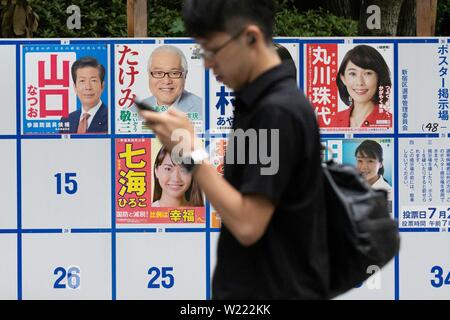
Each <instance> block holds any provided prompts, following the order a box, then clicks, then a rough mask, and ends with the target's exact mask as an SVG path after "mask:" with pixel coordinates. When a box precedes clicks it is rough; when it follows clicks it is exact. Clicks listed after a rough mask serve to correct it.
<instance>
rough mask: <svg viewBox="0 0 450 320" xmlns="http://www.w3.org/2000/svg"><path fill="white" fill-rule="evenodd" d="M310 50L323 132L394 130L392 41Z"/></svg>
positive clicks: (309, 90) (309, 82) (309, 76)
mask: <svg viewBox="0 0 450 320" xmlns="http://www.w3.org/2000/svg"><path fill="white" fill-rule="evenodd" d="M305 53H306V90H305V91H306V94H307V96H308V98H309V99H310V101H311V103H312V104H313V107H314V110H315V112H316V115H317V120H318V122H319V125H320V128H321V129H322V132H324V133H326V132H351V133H353V132H356V133H357V132H364V133H367V132H377V133H380V132H381V133H387V132H392V127H393V106H392V101H393V97H392V96H393V92H394V91H393V75H392V72H393V45H392V44H388V43H386V44H375V45H366V44H359V43H358V44H337V43H336V44H308V45H306V52H305Z"/></svg>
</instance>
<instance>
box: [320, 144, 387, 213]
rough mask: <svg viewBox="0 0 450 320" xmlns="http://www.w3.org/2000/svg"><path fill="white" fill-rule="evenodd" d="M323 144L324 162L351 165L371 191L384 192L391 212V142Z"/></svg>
mask: <svg viewBox="0 0 450 320" xmlns="http://www.w3.org/2000/svg"><path fill="white" fill-rule="evenodd" d="M322 144H323V146H324V148H323V150H324V154H323V160H325V161H327V160H331V159H333V160H335V161H336V162H338V163H344V164H351V165H354V166H355V167H356V169H357V170H358V172H359V173H360V174H361V176H362V177H363V178H364V179H365V180H366V181H367V183H368V184H369V185H370V186H371V187H372V188H373V189H376V190H384V191H386V193H387V199H388V202H389V207H390V211H391V212H392V201H393V198H394V193H393V188H392V180H393V155H394V145H393V142H392V141H391V139H346V140H322Z"/></svg>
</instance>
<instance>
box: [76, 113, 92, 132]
mask: <svg viewBox="0 0 450 320" xmlns="http://www.w3.org/2000/svg"><path fill="white" fill-rule="evenodd" d="M90 116H91V115H90V114H89V113H83V115H82V116H81V120H80V124H79V125H78V131H77V133H86V130H87V127H88V119H89V117H90Z"/></svg>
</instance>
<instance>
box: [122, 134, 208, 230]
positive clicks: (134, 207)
mask: <svg viewBox="0 0 450 320" xmlns="http://www.w3.org/2000/svg"><path fill="white" fill-rule="evenodd" d="M115 183H116V199H115V200H116V223H118V224H134V225H135V224H140V225H145V224H168V225H180V226H201V225H204V223H205V199H204V195H203V192H202V190H201V189H200V187H199V185H198V183H197V182H196V180H195V178H194V177H193V176H192V174H191V173H189V172H188V171H187V170H186V169H185V168H184V167H182V166H181V165H176V164H174V162H173V161H172V158H171V154H170V153H169V152H167V150H166V149H165V148H163V147H162V145H161V143H160V142H159V140H157V139H150V138H119V139H116V181H115Z"/></svg>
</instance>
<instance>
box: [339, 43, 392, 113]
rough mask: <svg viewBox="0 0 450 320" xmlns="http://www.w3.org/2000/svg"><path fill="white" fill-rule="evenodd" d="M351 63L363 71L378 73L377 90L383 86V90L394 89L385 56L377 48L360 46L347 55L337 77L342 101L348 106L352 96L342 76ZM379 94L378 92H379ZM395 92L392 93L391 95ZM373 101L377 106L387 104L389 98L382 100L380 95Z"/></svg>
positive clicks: (384, 97)
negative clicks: (368, 70)
mask: <svg viewBox="0 0 450 320" xmlns="http://www.w3.org/2000/svg"><path fill="white" fill-rule="evenodd" d="M349 61H351V62H352V63H354V64H355V65H357V66H358V67H360V68H363V69H370V70H373V71H375V72H376V73H377V76H378V85H377V89H378V88H379V87H380V86H381V87H383V90H386V88H387V87H389V88H392V82H391V78H390V76H389V74H390V73H389V67H388V65H387V64H386V61H384V59H383V56H382V55H381V54H380V53H379V52H378V50H376V49H375V48H373V47H371V46H367V45H358V46H356V47H354V48H353V49H351V50H350V51H349V52H347V54H346V55H345V57H344V59H343V60H342V63H341V66H340V67H339V71H338V76H337V77H336V83H337V86H338V89H339V96H340V97H341V100H342V101H343V102H344V103H345V104H346V105H350V102H349V96H350V94H349V93H348V91H347V88H346V87H345V84H344V83H343V82H342V80H341V77H340V76H341V75H344V73H345V68H346V67H347V64H348V62H349ZM377 92H378V90H377ZM392 94H393V92H391V95H392ZM372 101H373V103H375V104H385V103H386V102H387V101H388V97H387V96H386V95H383V97H382V99H381V100H380V97H379V95H378V94H375V95H374V96H373V97H372Z"/></svg>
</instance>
